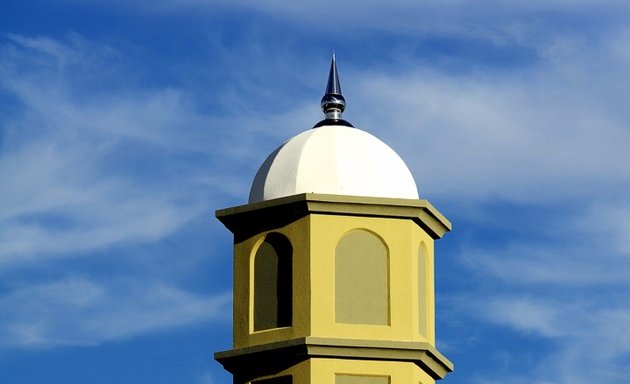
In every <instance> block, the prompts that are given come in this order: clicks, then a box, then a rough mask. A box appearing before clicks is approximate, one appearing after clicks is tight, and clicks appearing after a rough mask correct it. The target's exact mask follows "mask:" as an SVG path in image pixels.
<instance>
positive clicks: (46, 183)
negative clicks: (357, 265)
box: [0, 35, 234, 267]
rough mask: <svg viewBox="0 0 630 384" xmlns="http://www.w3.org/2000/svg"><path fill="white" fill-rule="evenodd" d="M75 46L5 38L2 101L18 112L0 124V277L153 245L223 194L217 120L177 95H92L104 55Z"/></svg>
mask: <svg viewBox="0 0 630 384" xmlns="http://www.w3.org/2000/svg"><path fill="white" fill-rule="evenodd" d="M74 40H77V39H74ZM79 40H80V43H76V44H75V43H73V41H72V40H71V41H70V42H69V43H64V42H60V41H57V40H52V39H50V38H47V37H38V38H27V37H23V36H16V35H11V36H10V39H9V42H8V43H7V44H5V45H4V46H3V47H2V49H1V50H0V73H1V74H3V76H2V80H1V81H0V92H3V93H4V94H5V95H6V96H7V97H8V98H11V99H13V100H15V102H16V108H15V109H14V110H13V111H8V110H7V112H8V113H7V116H8V117H7V119H6V120H5V121H4V122H3V123H2V124H3V127H2V128H3V130H2V152H0V179H1V180H3V183H2V187H1V188H0V229H1V232H0V242H1V243H2V244H3V246H2V247H1V249H0V267H6V266H9V265H12V264H13V263H19V262H20V260H30V259H33V258H39V259H41V258H42V257H67V256H71V255H76V254H79V253H82V252H86V251H91V250H94V249H101V248H104V247H108V246H111V245H113V244H117V243H120V242H124V241H131V242H144V241H154V240H157V239H160V238H162V237H164V236H166V235H168V234H170V233H172V232H173V231H175V230H177V229H178V228H180V227H181V226H182V225H183V224H185V223H186V222H187V221H188V220H190V219H191V218H193V217H195V216H196V215H199V214H205V213H206V212H207V210H209V205H210V202H211V198H215V199H216V198H221V199H225V196H227V195H229V194H230V193H232V192H231V191H230V188H231V187H229V185H230V184H229V183H230V180H232V179H234V176H233V174H230V173H229V168H228V167H226V169H224V170H222V169H221V168H220V167H216V168H214V169H212V168H211V167H210V166H211V165H212V161H214V160H212V157H213V156H214V155H215V153H214V152H215V151H216V152H222V153H223V154H228V155H229V152H226V151H225V149H224V148H222V147H221V146H220V141H221V134H220V132H216V127H215V126H213V125H212V124H216V123H217V122H216V121H214V122H213V121H210V120H209V119H208V118H206V117H204V116H201V115H199V114H198V113H196V112H195V110H194V107H193V105H192V104H191V103H190V102H189V101H188V100H186V97H185V96H183V92H182V91H178V90H174V89H158V90H155V91H146V90H141V91H132V90H130V89H127V88H125V87H121V88H120V89H116V88H115V89H105V90H103V89H92V88H91V84H92V82H95V78H98V76H100V72H99V71H98V69H99V68H100V67H102V66H106V64H105V62H106V61H107V57H109V56H107V54H103V55H101V54H99V47H95V46H88V45H87V43H86V42H85V41H83V40H81V39H79ZM103 50H104V51H106V53H109V52H111V49H110V48H108V47H105V48H103ZM85 52H87V53H85ZM114 56H115V55H114ZM99 60H100V61H99ZM103 61H105V62H103ZM74 66H79V67H81V68H82V70H81V71H83V72H84V75H85V76H84V77H81V76H79V77H78V78H77V77H75V76H74V73H75V68H74ZM89 68H92V69H94V71H95V73H94V74H93V75H91V76H92V78H90V76H89V75H86V74H85V73H87V72H89ZM112 70H114V69H112ZM119 75H120V76H121V79H120V80H122V79H124V78H125V74H124V73H123V72H122V71H120V73H119ZM219 123H220V122H219ZM227 134H228V133H226V135H227ZM213 140H214V143H213ZM190 155H196V156H197V157H198V158H199V160H200V161H199V162H198V164H196V165H197V166H194V167H193V166H190V164H189V161H190V160H188V156H190ZM204 162H206V163H207V164H208V169H204V168H203V167H201V166H199V165H203V164H204ZM221 171H223V172H225V174H224V175H221V174H220V172H221ZM206 174H208V175H212V176H213V177H212V178H209V177H206ZM223 183H225V184H226V185H227V186H226V188H224V187H223Z"/></svg>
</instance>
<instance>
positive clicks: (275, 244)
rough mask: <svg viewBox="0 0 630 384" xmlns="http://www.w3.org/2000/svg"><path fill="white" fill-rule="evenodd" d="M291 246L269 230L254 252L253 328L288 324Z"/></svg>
mask: <svg viewBox="0 0 630 384" xmlns="http://www.w3.org/2000/svg"><path fill="white" fill-rule="evenodd" d="M292 265H293V247H292V246H291V242H290V241H289V239H287V238H286V237H285V236H284V235H282V234H280V233H269V234H267V235H266V236H265V240H264V241H263V242H262V243H261V244H260V246H259V247H258V249H257V250H256V254H255V255H254V273H253V277H254V284H253V289H254V294H253V300H254V305H253V307H254V316H253V321H254V331H263V330H267V329H273V328H280V327H290V326H291V321H292V311H293V307H292V300H293V281H292V280H293V267H292Z"/></svg>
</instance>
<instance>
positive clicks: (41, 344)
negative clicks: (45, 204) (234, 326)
mask: <svg viewBox="0 0 630 384" xmlns="http://www.w3.org/2000/svg"><path fill="white" fill-rule="evenodd" d="M230 308H231V294H230V293H229V292H226V293H221V294H217V295H209V296H202V295H197V294H192V293H189V292H185V291H182V290H180V289H177V288H175V287H172V286H168V285H164V284H162V283H155V282H149V281H141V282H137V281H133V282H129V281H128V282H125V281H122V282H121V281H115V280H114V281H108V283H107V285H104V284H101V283H97V282H94V281H91V280H88V279H86V278H82V277H70V278H66V279H63V280H59V281H53V282H50V283H40V284H37V285H31V286H27V287H22V288H18V289H15V290H13V291H11V292H10V293H8V294H6V295H3V296H2V298H0V313H2V315H1V316H0V340H1V342H0V346H2V347H24V348H48V347H55V346H73V345H74V346H77V345H97V344H100V343H103V342H107V341H113V340H119V339H123V338H128V337H130V336H135V335H138V334H144V333H147V332H157V331H162V330H166V329H170V328H173V327H180V326H184V325H189V324H197V323H199V322H203V321H209V320H212V321H219V322H223V323H227V322H228V321H229V314H230V313H231V311H230Z"/></svg>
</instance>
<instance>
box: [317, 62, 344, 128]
mask: <svg viewBox="0 0 630 384" xmlns="http://www.w3.org/2000/svg"><path fill="white" fill-rule="evenodd" d="M321 106H322V112H324V114H325V115H326V118H325V119H324V120H322V121H320V122H319V123H317V124H316V125H315V127H313V128H317V127H321V126H322V125H345V126H348V127H352V124H350V123H349V122H347V121H345V120H344V119H342V118H341V114H342V113H343V111H344V110H345V109H346V99H345V98H344V97H343V95H342V94H341V85H339V74H338V73H337V59H336V57H335V54H334V53H333V56H332V62H331V63H330V73H329V75H328V84H327V85H326V94H325V95H324V97H322V102H321Z"/></svg>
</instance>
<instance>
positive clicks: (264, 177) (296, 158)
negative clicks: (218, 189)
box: [249, 125, 419, 203]
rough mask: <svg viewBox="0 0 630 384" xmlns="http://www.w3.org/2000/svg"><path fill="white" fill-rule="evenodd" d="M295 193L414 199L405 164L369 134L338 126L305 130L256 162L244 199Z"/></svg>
mask: <svg viewBox="0 0 630 384" xmlns="http://www.w3.org/2000/svg"><path fill="white" fill-rule="evenodd" d="M300 193H323V194H333V195H350V196H368V197H390V198H403V199H418V198H419V197H418V189H417V187H416V182H415V181H414V179H413V176H412V174H411V172H410V171H409V168H407V165H406V164H405V162H404V161H403V160H402V159H401V158H400V156H398V154H397V153H396V152H394V150H393V149H391V148H390V147H389V146H387V144H385V143H383V142H382V141H380V140H379V139H377V138H376V137H374V136H372V135H371V134H369V133H367V132H365V131H362V130H360V129H356V128H350V127H346V126H341V125H325V126H322V127H318V128H313V129H309V130H308V131H305V132H302V133H300V134H299V135H297V136H295V137H293V138H292V139H290V140H289V141H287V142H286V143H284V144H283V145H281V146H280V147H279V148H278V149H276V150H275V151H273V152H272V153H271V154H270V155H269V157H267V160H265V162H264V163H263V164H262V165H261V167H260V169H259V170H258V173H256V177H255V178H254V183H253V184H252V188H251V191H250V193H249V202H250V203H255V202H258V201H264V200H270V199H275V198H278V197H284V196H291V195H296V194H300Z"/></svg>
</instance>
